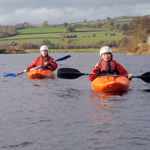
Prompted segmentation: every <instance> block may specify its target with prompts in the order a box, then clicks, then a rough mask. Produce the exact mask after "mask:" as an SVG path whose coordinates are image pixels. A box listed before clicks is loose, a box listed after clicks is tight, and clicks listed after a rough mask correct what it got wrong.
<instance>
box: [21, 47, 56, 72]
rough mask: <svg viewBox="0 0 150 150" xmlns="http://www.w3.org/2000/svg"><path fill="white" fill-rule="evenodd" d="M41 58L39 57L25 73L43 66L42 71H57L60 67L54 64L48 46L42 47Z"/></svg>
mask: <svg viewBox="0 0 150 150" xmlns="http://www.w3.org/2000/svg"><path fill="white" fill-rule="evenodd" d="M40 52H41V56H39V57H37V58H36V59H35V60H34V61H33V62H32V63H31V64H30V66H28V67H27V68H26V69H25V70H24V72H25V73H26V72H28V71H30V69H32V68H34V67H37V66H41V65H42V67H41V68H42V69H49V70H51V71H54V70H56V69H57V67H58V65H57V63H56V62H53V61H54V59H53V58H52V57H51V56H49V55H48V47H47V46H46V45H42V46H41V47H40Z"/></svg>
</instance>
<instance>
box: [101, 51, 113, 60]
mask: <svg viewBox="0 0 150 150" xmlns="http://www.w3.org/2000/svg"><path fill="white" fill-rule="evenodd" d="M111 57H112V56H111V53H108V52H107V53H104V54H102V59H103V60H104V61H110V60H111Z"/></svg>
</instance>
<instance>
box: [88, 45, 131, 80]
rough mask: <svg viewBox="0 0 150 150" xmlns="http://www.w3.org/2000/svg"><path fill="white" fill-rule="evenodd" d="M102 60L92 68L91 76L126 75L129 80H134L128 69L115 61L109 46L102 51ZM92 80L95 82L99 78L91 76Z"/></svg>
mask: <svg viewBox="0 0 150 150" xmlns="http://www.w3.org/2000/svg"><path fill="white" fill-rule="evenodd" d="M100 58H101V61H98V62H97V64H96V65H95V66H94V67H93V68H92V71H91V74H102V75H107V74H108V75H109V74H114V75H124V76H127V77H128V79H129V80H131V79H132V76H133V75H132V74H128V72H127V71H126V69H125V68H124V67H123V66H122V65H121V64H119V63H118V62H116V61H115V60H113V54H112V50H111V48H110V47H108V46H104V47H102V48H101V49H100ZM89 78H90V80H91V81H93V80H94V79H96V78H97V76H96V75H90V76H89Z"/></svg>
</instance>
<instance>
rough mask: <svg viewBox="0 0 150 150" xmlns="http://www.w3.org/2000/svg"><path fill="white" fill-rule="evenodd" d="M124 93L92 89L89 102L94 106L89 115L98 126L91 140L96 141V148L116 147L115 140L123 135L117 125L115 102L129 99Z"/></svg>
mask: <svg viewBox="0 0 150 150" xmlns="http://www.w3.org/2000/svg"><path fill="white" fill-rule="evenodd" d="M125 94H127V92H124V93H102V92H97V91H90V98H89V103H90V104H91V105H92V106H93V110H91V111H89V114H90V115H89V116H90V118H91V119H92V125H93V126H94V127H96V129H97V130H96V131H95V133H94V134H93V136H92V138H91V140H92V141H93V142H94V143H93V146H94V147H96V149H100V148H114V147H115V141H116V140H117V139H119V138H121V137H122V135H121V134H120V132H118V131H119V129H117V128H114V126H116V119H117V118H118V117H120V116H118V115H117V116H116V115H115V114H116V111H118V110H117V108H115V107H114V105H115V102H117V103H118V102H122V101H127V99H126V98H124V97H123V95H125Z"/></svg>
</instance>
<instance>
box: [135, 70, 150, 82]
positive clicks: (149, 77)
mask: <svg viewBox="0 0 150 150" xmlns="http://www.w3.org/2000/svg"><path fill="white" fill-rule="evenodd" d="M137 78H140V79H142V80H143V81H145V82H148V83H150V72H146V73H144V74H142V75H141V76H137Z"/></svg>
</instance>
